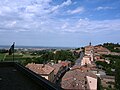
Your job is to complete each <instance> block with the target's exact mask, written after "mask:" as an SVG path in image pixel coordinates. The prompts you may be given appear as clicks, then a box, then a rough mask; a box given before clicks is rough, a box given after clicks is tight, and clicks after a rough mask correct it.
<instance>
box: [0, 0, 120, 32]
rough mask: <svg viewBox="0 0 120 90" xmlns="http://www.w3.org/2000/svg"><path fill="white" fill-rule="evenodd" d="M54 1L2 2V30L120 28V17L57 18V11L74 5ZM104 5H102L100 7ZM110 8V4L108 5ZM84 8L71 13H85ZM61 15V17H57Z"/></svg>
mask: <svg viewBox="0 0 120 90" xmlns="http://www.w3.org/2000/svg"><path fill="white" fill-rule="evenodd" d="M51 2H52V0H36V1H35V0H20V1H16V0H15V1H14V2H10V0H5V1H0V21H1V22H0V31H10V30H13V31H15V32H21V31H22V32H23V31H35V32H52V33H68V32H69V33H81V32H85V33H96V32H103V31H113V30H120V29H119V28H120V19H116V20H101V21H99V20H89V19H87V18H86V19H79V20H77V19H76V20H74V19H72V18H70V19H69V17H68V18H66V19H65V18H59V15H58V16H57V15H56V16H57V17H55V15H54V14H56V13H55V12H56V11H58V13H62V12H59V10H60V9H61V8H64V7H65V6H69V5H71V4H72V1H71V0H67V1H64V2H63V3H61V4H58V5H54V6H53V5H51V4H50V3H51ZM100 9H103V7H99V10H100ZM106 9H108V7H106ZM84 10H85V9H84V7H78V8H76V9H74V10H69V11H68V13H69V14H78V13H81V12H83V11H84ZM56 18H57V19H56Z"/></svg>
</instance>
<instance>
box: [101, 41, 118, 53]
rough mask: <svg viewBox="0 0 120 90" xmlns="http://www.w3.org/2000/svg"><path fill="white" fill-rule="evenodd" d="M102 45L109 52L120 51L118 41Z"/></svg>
mask: <svg viewBox="0 0 120 90" xmlns="http://www.w3.org/2000/svg"><path fill="white" fill-rule="evenodd" d="M103 47H106V48H107V49H109V50H110V51H111V52H117V53H120V44H119V43H117V44H115V43H104V44H103Z"/></svg>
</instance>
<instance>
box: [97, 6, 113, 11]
mask: <svg viewBox="0 0 120 90" xmlns="http://www.w3.org/2000/svg"><path fill="white" fill-rule="evenodd" d="M109 9H113V7H102V6H99V7H97V8H96V10H98V11H99V10H109Z"/></svg>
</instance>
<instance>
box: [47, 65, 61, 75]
mask: <svg viewBox="0 0 120 90" xmlns="http://www.w3.org/2000/svg"><path fill="white" fill-rule="evenodd" d="M49 65H50V66H51V67H53V68H54V74H55V75H56V74H57V73H58V72H59V70H60V68H61V67H62V64H59V63H58V64H54V65H51V64H49Z"/></svg>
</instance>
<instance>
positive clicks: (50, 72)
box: [26, 63, 54, 82]
mask: <svg viewBox="0 0 120 90" xmlns="http://www.w3.org/2000/svg"><path fill="white" fill-rule="evenodd" d="M26 67H27V68H29V69H30V70H31V71H33V72H35V73H36V74H39V75H41V76H42V77H44V78H45V79H47V80H49V81H51V82H53V80H54V68H53V67H51V66H49V65H47V64H35V63H29V64H27V65H26Z"/></svg>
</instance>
